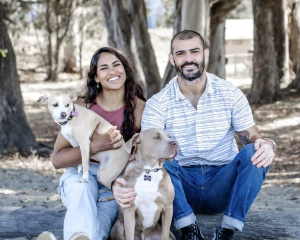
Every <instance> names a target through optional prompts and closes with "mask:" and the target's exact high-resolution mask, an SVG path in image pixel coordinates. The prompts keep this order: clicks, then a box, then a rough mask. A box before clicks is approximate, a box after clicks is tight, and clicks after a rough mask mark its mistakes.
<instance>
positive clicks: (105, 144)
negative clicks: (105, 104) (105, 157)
mask: <svg viewBox="0 0 300 240" xmlns="http://www.w3.org/2000/svg"><path fill="white" fill-rule="evenodd" d="M101 127H102V123H101V122H100V123H98V125H97V126H96V128H95V130H94V132H93V136H92V140H91V143H90V154H92V155H93V154H95V153H97V152H100V151H106V150H111V149H118V148H120V147H121V146H122V143H118V142H119V141H120V140H121V139H122V135H121V133H120V131H119V130H117V127H116V126H114V127H112V128H110V129H109V130H108V131H107V132H106V133H101ZM116 143H117V144H116Z"/></svg>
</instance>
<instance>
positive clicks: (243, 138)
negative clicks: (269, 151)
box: [236, 130, 257, 146]
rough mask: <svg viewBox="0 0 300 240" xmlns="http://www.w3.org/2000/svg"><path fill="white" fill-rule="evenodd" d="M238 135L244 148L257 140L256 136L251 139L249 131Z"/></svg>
mask: <svg viewBox="0 0 300 240" xmlns="http://www.w3.org/2000/svg"><path fill="white" fill-rule="evenodd" d="M236 134H237V135H238V137H239V138H240V140H241V142H242V144H243V145H244V146H245V145H247V144H250V143H254V142H255V140H256V139H257V137H256V136H252V137H251V138H250V133H249V132H248V131H247V130H244V131H242V132H236Z"/></svg>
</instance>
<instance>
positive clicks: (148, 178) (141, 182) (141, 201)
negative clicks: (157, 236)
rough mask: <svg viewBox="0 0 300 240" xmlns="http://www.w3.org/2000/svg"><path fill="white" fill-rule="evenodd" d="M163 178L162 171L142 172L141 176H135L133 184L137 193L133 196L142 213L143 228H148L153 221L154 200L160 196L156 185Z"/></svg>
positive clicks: (155, 209)
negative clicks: (135, 179)
mask: <svg viewBox="0 0 300 240" xmlns="http://www.w3.org/2000/svg"><path fill="white" fill-rule="evenodd" d="M162 178H163V172H162V171H161V170H159V171H158V172H149V173H148V174H147V173H146V172H143V173H142V174H141V176H139V177H138V178H137V181H136V184H135V186H134V189H135V192H136V194H137V196H136V198H135V201H134V203H135V206H136V208H137V209H139V210H140V212H141V213H142V215H143V219H144V220H143V227H144V229H146V228H149V227H151V226H152V225H153V223H154V220H155V219H154V218H155V213H156V211H157V209H158V206H157V204H156V203H155V200H156V199H157V198H158V197H162V196H161V194H160V193H159V192H158V186H159V183H160V181H161V180H162Z"/></svg>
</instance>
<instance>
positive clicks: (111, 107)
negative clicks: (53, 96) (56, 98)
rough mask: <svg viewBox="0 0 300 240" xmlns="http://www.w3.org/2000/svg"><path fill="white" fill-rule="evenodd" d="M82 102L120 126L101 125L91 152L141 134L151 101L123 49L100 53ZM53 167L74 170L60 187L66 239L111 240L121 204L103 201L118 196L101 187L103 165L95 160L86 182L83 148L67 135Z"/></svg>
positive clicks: (94, 60)
mask: <svg viewBox="0 0 300 240" xmlns="http://www.w3.org/2000/svg"><path fill="white" fill-rule="evenodd" d="M76 104H78V105H80V106H84V107H87V108H89V109H90V110H92V111H94V112H96V113H97V114H99V115H101V116H102V117H103V118H104V119H106V120H107V121H108V122H110V123H111V124H112V125H113V126H115V127H112V128H111V129H110V130H109V131H108V132H107V133H105V134H100V133H99V132H98V131H97V130H99V129H100V128H101V123H100V124H99V125H98V126H97V127H96V129H95V131H94V133H93V136H92V140H91V144H90V154H95V153H97V152H99V151H105V150H109V149H113V148H114V147H113V145H114V144H115V143H116V142H118V141H119V140H120V139H121V138H122V137H123V138H124V140H125V141H127V140H129V139H130V138H131V137H132V135H133V134H134V133H136V132H139V131H140V128H141V118H142V112H143V110H144V107H145V98H144V96H143V91H142V89H141V87H140V86H139V85H137V84H136V83H135V81H134V75H133V70H132V67H131V64H130V62H129V61H128V60H127V58H126V57H125V56H124V55H123V54H122V53H121V52H120V51H119V50H117V49H114V48H111V47H104V48H100V49H98V50H97V51H96V52H95V54H94V56H93V58H92V60H91V64H90V70H89V72H88V78H87V92H86V94H85V97H84V98H80V99H78V100H77V101H76ZM120 133H121V134H122V135H121V134H120ZM118 147H121V145H118V146H117V148H118ZM52 163H53V165H54V167H55V168H56V169H58V168H68V169H67V170H66V171H65V172H64V174H63V175H62V176H61V178H60V186H59V188H58V193H59V194H60V195H61V199H62V202H63V203H64V205H65V206H66V208H67V213H66V215H65V220H64V239H70V238H71V237H72V239H74V237H75V239H76V238H77V237H78V236H81V238H82V237H83V238H84V236H86V238H87V236H88V238H90V239H107V238H108V236H109V231H110V228H111V227H112V224H113V222H114V220H115V218H116V217H117V215H118V205H117V203H116V202H115V201H114V200H113V201H109V202H97V199H99V198H100V197H105V196H107V195H112V192H111V191H110V190H109V189H107V188H105V187H104V186H102V185H100V184H98V183H97V178H96V174H97V170H98V165H99V163H97V162H94V161H93V160H91V162H90V183H80V182H79V180H80V178H81V173H78V172H77V169H78V168H77V165H78V164H80V163H81V154H80V149H79V148H78V147H77V148H73V147H72V146H71V145H70V143H69V142H68V141H67V140H66V139H65V138H64V137H63V136H62V134H61V133H59V134H58V137H57V139H56V142H55V146H54V152H53V158H52ZM98 192H99V195H98ZM81 232H84V233H85V234H82V233H81ZM78 233H79V234H78ZM47 234H48V235H49V233H47ZM50 235H51V234H50ZM40 236H41V235H40ZM50 238H51V237H50ZM50 238H48V239H50ZM88 238H87V239H88ZM78 239H79V238H78Z"/></svg>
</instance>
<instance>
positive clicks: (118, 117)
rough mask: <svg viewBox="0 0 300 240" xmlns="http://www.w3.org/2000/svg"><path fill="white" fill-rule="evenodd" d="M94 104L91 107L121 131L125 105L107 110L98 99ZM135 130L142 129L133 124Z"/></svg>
mask: <svg viewBox="0 0 300 240" xmlns="http://www.w3.org/2000/svg"><path fill="white" fill-rule="evenodd" d="M92 104H93V105H92V106H91V107H90V110H92V111H93V112H95V113H97V114H98V115H100V116H101V117H103V118H104V119H105V120H106V121H108V122H109V123H110V124H111V125H113V126H117V129H118V130H119V131H121V127H122V124H123V121H124V110H125V105H124V106H123V107H121V108H119V109H117V110H113V111H107V110H105V109H103V108H102V107H101V106H100V105H99V104H98V102H97V100H95V101H94V103H92ZM133 130H134V131H135V132H136V133H137V132H140V130H139V129H138V128H137V127H136V126H135V124H134V126H133Z"/></svg>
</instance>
